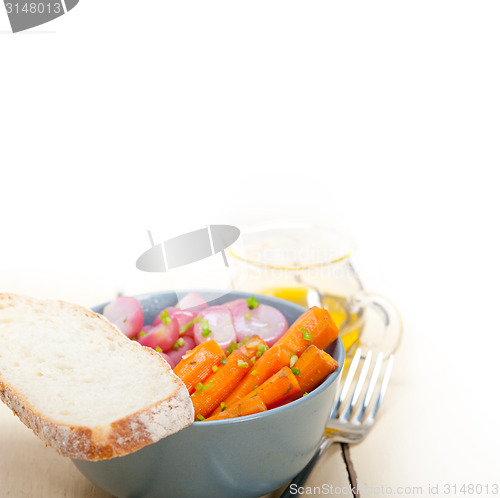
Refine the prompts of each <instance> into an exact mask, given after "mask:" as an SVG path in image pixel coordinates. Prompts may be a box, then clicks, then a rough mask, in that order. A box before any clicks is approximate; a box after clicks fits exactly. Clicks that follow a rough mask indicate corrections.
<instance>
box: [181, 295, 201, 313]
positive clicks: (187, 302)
mask: <svg viewBox="0 0 500 498" xmlns="http://www.w3.org/2000/svg"><path fill="white" fill-rule="evenodd" d="M176 307H177V308H179V309H181V310H190V311H194V312H196V313H197V312H199V311H203V310H204V309H206V308H208V304H207V302H206V301H205V298H204V297H203V296H200V294H198V293H196V292H190V293H189V294H186V295H185V296H184V297H182V298H181V299H180V301H179V302H178V303H177V306H176Z"/></svg>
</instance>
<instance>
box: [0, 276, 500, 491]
mask: <svg viewBox="0 0 500 498" xmlns="http://www.w3.org/2000/svg"><path fill="white" fill-rule="evenodd" d="M16 282H17V281H16ZM11 284H12V285H11V286H10V289H9V285H6V286H5V287H4V288H6V289H9V290H14V291H15V290H18V291H19V290H23V289H22V288H20V287H21V286H20V285H18V284H17V283H15V282H14V281H12V282H11ZM16 287H17V288H16ZM43 289H44V291H43V292H42V291H40V292H38V293H36V294H35V295H36V296H37V297H44V296H46V297H51V298H53V297H57V292H58V289H59V286H58V282H54V283H53V286H52V287H51V286H48V284H46V285H44V287H43ZM141 291H142V289H138V292H141ZM113 292H114V289H112V288H111V286H110V287H109V288H106V287H105V286H103V287H100V289H99V292H98V293H95V295H94V294H91V293H88V292H81V291H80V290H78V291H75V290H74V289H73V290H71V289H70V290H69V291H68V293H67V294H68V295H66V296H62V297H63V298H64V299H65V300H68V301H72V302H76V303H79V304H83V305H86V306H91V305H92V304H95V303H96V302H102V301H103V300H106V297H105V296H106V295H108V296H109V295H113ZM59 297H60V296H59ZM402 311H403V316H405V310H402ZM405 325H406V330H405V335H404V340H403V342H402V345H401V347H400V350H399V351H398V353H397V356H396V362H395V365H394V371H393V376H392V379H391V384H390V387H389V390H388V392H387V395H386V398H385V401H384V403H383V405H382V409H381V411H380V413H379V416H378V419H377V421H376V424H375V426H374V427H373V429H372V431H371V432H370V434H369V435H368V437H367V438H366V439H365V440H364V441H363V442H362V443H360V444H358V445H351V446H350V447H345V448H344V449H343V448H342V447H341V445H339V444H334V445H333V446H331V447H330V448H329V449H328V450H327V452H326V454H325V455H324V457H323V458H322V459H321V460H320V461H319V463H318V465H317V466H316V468H315V469H314V471H313V473H312V474H311V476H310V479H309V481H308V483H307V486H308V487H309V488H308V489H306V490H305V491H306V493H305V495H306V496H308V495H311V496H312V495H318V494H322V495H332V496H333V495H335V496H346V497H347V496H352V495H353V494H354V495H355V496H363V497H369V496H436V493H435V491H439V495H442V493H444V490H445V489H448V490H449V489H450V488H446V486H447V485H448V486H458V487H459V486H462V485H463V484H465V485H468V484H469V483H475V484H482V486H483V489H484V486H486V485H489V486H490V494H491V490H492V488H491V486H493V485H494V484H495V479H496V483H497V484H498V481H499V479H498V477H497V476H498V474H497V466H498V464H499V463H500V462H499V460H498V456H497V454H496V451H495V438H494V437H493V438H490V440H489V442H488V441H487V440H485V438H484V437H482V434H483V432H484V431H483V428H484V427H483V426H484V424H478V423H477V418H476V417H475V416H474V410H473V407H470V406H467V404H466V402H465V401H466V393H464V392H462V391H461V390H460V385H457V384H456V383H455V384H454V383H453V379H448V378H447V374H446V361H450V360H451V361H453V358H451V359H450V358H445V355H443V354H442V352H441V351H436V350H433V349H430V350H429V348H427V347H426V346H425V344H426V340H428V339H429V338H428V336H427V335H426V332H425V330H421V329H419V328H418V326H417V325H416V324H415V323H412V320H411V317H410V318H407V317H405ZM445 360H446V361H445ZM496 434H498V431H496ZM346 457H349V458H350V460H351V469H350V472H348V469H347V465H346ZM314 487H316V488H314ZM451 489H453V488H451ZM456 489H457V492H456V493H455V494H452V493H450V496H458V495H459V492H458V489H459V488H456ZM478 489H479V488H478ZM318 490H320V491H321V493H320V492H319V491H318ZM353 491H354V493H353ZM279 494H280V491H277V492H275V493H273V494H271V495H269V497H271V496H272V497H273V498H274V497H278V496H279ZM483 494H484V492H483ZM0 496H2V498H3V497H13V498H21V497H29V498H36V497H40V498H58V497H69V498H80V497H81V498H88V497H95V498H109V496H110V495H108V494H107V493H105V492H104V491H102V490H99V489H97V488H96V487H95V486H93V485H92V484H91V483H90V482H88V481H87V480H86V479H85V478H84V477H83V476H82V475H81V474H80V473H79V472H78V471H77V469H76V468H75V467H74V466H73V464H72V463H71V461H70V460H69V459H67V458H64V457H61V456H60V455H58V454H57V453H56V452H55V451H54V450H53V449H51V448H46V447H45V446H44V444H43V443H42V442H41V441H40V440H39V439H38V438H37V437H36V436H34V435H33V433H32V432H31V431H30V430H28V429H27V428H26V427H25V426H24V425H23V424H22V423H21V422H20V421H19V420H18V419H17V418H16V417H15V416H14V415H13V414H12V413H11V411H10V410H9V409H8V408H7V407H6V406H5V405H3V404H1V405H0ZM462 496H463V494H462Z"/></svg>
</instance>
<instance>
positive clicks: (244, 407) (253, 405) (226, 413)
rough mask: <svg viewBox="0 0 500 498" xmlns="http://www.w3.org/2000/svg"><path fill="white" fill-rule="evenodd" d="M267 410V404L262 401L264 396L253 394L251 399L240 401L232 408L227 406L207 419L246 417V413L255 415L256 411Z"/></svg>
mask: <svg viewBox="0 0 500 498" xmlns="http://www.w3.org/2000/svg"><path fill="white" fill-rule="evenodd" d="M266 410H267V406H266V404H265V403H264V401H262V398H261V397H260V396H258V395H256V396H253V397H252V398H250V399H246V400H244V401H242V402H241V403H238V404H237V405H235V406H232V407H231V408H226V409H224V410H222V411H221V412H219V413H217V414H216V415H212V416H211V417H209V418H207V420H222V419H225V418H236V417H244V416H245V415H253V414H254V413H260V412H265V411H266Z"/></svg>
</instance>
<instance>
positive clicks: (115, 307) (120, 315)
mask: <svg viewBox="0 0 500 498" xmlns="http://www.w3.org/2000/svg"><path fill="white" fill-rule="evenodd" d="M102 314H103V315H104V316H105V317H106V318H107V319H108V320H109V321H110V322H111V323H112V324H114V325H116V327H118V329H119V330H120V331H121V332H122V333H123V334H125V335H126V336H127V337H128V338H129V339H132V338H133V337H137V336H138V335H139V332H140V331H141V329H142V326H143V324H144V314H143V311H142V306H141V303H140V302H139V300H138V299H136V298H135V297H129V296H120V297H117V298H116V299H114V300H113V301H111V302H110V303H109V304H108V305H106V307H105V308H104V310H103V312H102Z"/></svg>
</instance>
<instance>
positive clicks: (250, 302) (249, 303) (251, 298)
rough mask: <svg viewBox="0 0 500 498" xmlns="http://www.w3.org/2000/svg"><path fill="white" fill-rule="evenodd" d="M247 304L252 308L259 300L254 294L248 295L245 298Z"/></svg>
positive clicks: (255, 306)
mask: <svg viewBox="0 0 500 498" xmlns="http://www.w3.org/2000/svg"><path fill="white" fill-rule="evenodd" d="M247 304H248V307H249V308H250V309H251V310H253V309H254V308H257V306H258V305H259V304H260V303H259V301H257V299H255V296H252V297H249V298H248V299H247Z"/></svg>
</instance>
